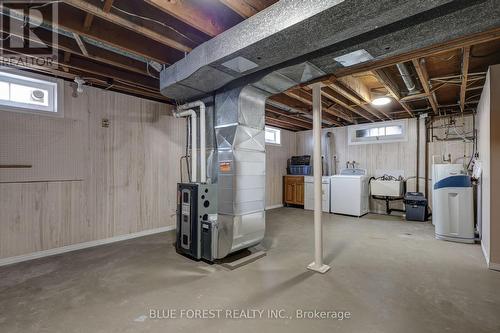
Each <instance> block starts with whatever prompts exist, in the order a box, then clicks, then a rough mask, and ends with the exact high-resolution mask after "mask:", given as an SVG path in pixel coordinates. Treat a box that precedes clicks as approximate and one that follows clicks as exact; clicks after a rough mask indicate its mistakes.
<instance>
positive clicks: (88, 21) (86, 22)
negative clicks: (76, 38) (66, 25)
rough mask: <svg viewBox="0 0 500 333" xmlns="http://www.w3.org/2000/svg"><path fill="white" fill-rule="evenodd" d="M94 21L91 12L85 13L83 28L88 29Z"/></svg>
mask: <svg viewBox="0 0 500 333" xmlns="http://www.w3.org/2000/svg"><path fill="white" fill-rule="evenodd" d="M92 22H94V15H92V14H90V13H87V14H85V19H84V20H83V30H85V31H88V30H89V29H90V26H91V25H92Z"/></svg>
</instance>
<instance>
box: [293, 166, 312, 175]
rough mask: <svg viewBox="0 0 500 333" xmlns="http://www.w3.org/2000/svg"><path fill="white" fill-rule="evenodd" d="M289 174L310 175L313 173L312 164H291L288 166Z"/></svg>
mask: <svg viewBox="0 0 500 333" xmlns="http://www.w3.org/2000/svg"><path fill="white" fill-rule="evenodd" d="M288 174H289V175H299V176H308V175H310V174H311V166H310V165H290V166H289V167H288Z"/></svg>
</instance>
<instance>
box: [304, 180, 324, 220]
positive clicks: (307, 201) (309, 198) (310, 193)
mask: <svg viewBox="0 0 500 333" xmlns="http://www.w3.org/2000/svg"><path fill="white" fill-rule="evenodd" d="M304 187H305V188H304V209H307V210H314V177H313V176H305V177H304ZM321 202H322V203H321V209H322V211H324V212H326V213H329V212H330V176H323V177H321Z"/></svg>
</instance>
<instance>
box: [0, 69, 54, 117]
mask: <svg viewBox="0 0 500 333" xmlns="http://www.w3.org/2000/svg"><path fill="white" fill-rule="evenodd" d="M60 90H61V83H60V81H59V80H57V79H53V78H48V77H44V76H41V75H36V74H32V73H23V72H20V71H13V70H0V111H14V112H28V113H37V114H48V115H61V112H60V110H59V105H60V104H61V103H60V100H59V99H60V98H61V97H62V93H60V92H59V91H60Z"/></svg>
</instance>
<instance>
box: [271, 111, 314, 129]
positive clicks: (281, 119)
mask: <svg viewBox="0 0 500 333" xmlns="http://www.w3.org/2000/svg"><path fill="white" fill-rule="evenodd" d="M266 118H269V119H274V120H276V121H278V122H281V123H283V124H288V125H292V126H295V127H300V128H303V129H306V130H309V129H312V124H308V123H302V122H298V121H296V120H290V119H289V118H287V117H283V116H279V115H274V114H269V113H267V114H266Z"/></svg>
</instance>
